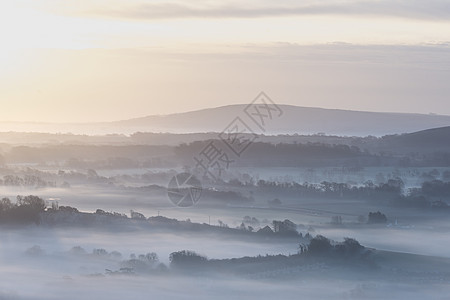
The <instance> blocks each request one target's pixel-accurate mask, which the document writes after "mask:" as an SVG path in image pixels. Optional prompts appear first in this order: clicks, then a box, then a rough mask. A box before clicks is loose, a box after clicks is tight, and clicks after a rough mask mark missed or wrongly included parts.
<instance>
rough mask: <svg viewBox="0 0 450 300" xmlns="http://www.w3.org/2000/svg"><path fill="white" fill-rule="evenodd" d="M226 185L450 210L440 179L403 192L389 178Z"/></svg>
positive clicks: (448, 189) (449, 191)
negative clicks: (357, 181)
mask: <svg viewBox="0 0 450 300" xmlns="http://www.w3.org/2000/svg"><path fill="white" fill-rule="evenodd" d="M222 184H223V185H225V186H227V185H228V186H233V187H238V186H241V187H244V186H246V187H249V186H252V187H257V188H258V189H259V190H260V191H263V192H266V193H270V194H274V195H276V196H277V197H282V196H283V195H284V196H289V197H298V198H329V199H340V198H347V199H349V198H350V199H362V200H364V199H365V200H369V201H377V202H384V203H385V204H391V205H397V206H407V207H418V208H432V209H433V208H439V209H442V208H444V209H448V208H449V205H448V204H447V202H446V200H448V199H450V182H443V181H440V180H433V181H426V182H424V183H423V184H422V186H421V187H420V188H414V189H411V190H409V191H406V192H405V191H404V186H405V184H404V182H403V180H402V179H400V178H392V179H389V180H388V181H387V182H385V183H380V184H374V183H373V182H372V181H367V182H366V183H365V184H364V185H361V186H358V185H349V184H347V183H336V182H327V181H323V182H322V183H319V184H310V183H297V182H276V181H266V180H259V181H258V182H256V183H252V182H251V181H248V182H240V181H239V180H237V179H233V180H230V181H229V182H222ZM274 201H276V202H277V204H276V205H281V204H282V201H281V200H279V199H278V198H277V199H275V200H273V201H271V203H269V204H271V205H275V204H273V202H274Z"/></svg>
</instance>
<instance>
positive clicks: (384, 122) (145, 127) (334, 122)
mask: <svg viewBox="0 0 450 300" xmlns="http://www.w3.org/2000/svg"><path fill="white" fill-rule="evenodd" d="M245 107H246V105H239V104H238V105H228V106H222V107H217V108H209V109H202V110H196V111H191V112H185V113H177V114H169V115H150V116H147V117H142V118H135V119H129V120H122V121H115V122H102V123H79V124H74V123H72V124H52V123H18V122H1V123H0V125H1V126H0V128H1V130H0V131H2V132H7V131H18V132H47V133H65V132H71V133H74V134H91V135H92V134H112V133H117V134H131V133H134V132H168V133H198V132H221V131H223V130H224V129H225V128H226V127H227V126H228V125H229V124H230V122H232V121H233V119H235V118H236V117H238V116H239V117H241V119H242V120H243V121H244V122H245V123H246V124H247V125H248V126H249V127H250V128H251V129H252V130H253V131H254V132H255V133H257V134H262V133H264V134H283V133H284V134H295V133H297V134H317V133H323V134H326V135H346V136H367V135H375V136H383V135H387V134H401V133H410V132H416V131H420V130H425V129H430V128H437V127H445V126H450V116H444V115H426V114H408V113H382V112H363V111H350V110H339V109H323V108H311V107H300V106H293V105H279V107H280V109H281V110H282V112H283V113H282V115H281V116H280V117H274V118H273V119H272V120H269V119H265V120H266V126H265V132H264V131H262V130H261V129H260V128H258V127H257V125H255V123H253V121H252V120H251V119H249V118H248V117H247V116H246V114H245V113H244V109H245Z"/></svg>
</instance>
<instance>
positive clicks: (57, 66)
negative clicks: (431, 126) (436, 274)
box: [0, 0, 450, 122]
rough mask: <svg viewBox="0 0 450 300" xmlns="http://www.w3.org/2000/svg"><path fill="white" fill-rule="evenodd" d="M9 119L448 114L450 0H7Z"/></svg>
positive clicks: (2, 48) (2, 92)
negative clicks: (267, 105) (279, 111)
mask: <svg viewBox="0 0 450 300" xmlns="http://www.w3.org/2000/svg"><path fill="white" fill-rule="evenodd" d="M0 37H1V44H0V104H1V108H2V109H0V121H37V122H92V121H112V120H122V119H128V118H133V117H140V116H145V115H153V114H169V113H177V112H183V111H190V110H196V109H201V108H209V107H216V106H223V105H229V104H237V103H243V104H245V103H249V102H251V101H252V100H253V98H254V97H255V96H256V95H257V94H258V93H259V92H260V91H265V92H266V93H267V94H268V95H269V96H270V97H271V98H272V99H273V100H274V101H275V102H277V103H283V104H293V105H299V106H310V107H324V108H338V109H352V110H368V111H389V112H413V113H425V114H428V113H437V114H447V115H450V105H449V104H448V103H449V101H448V99H449V96H450V87H449V84H448V82H447V81H448V78H450V51H449V50H450V44H449V42H450V1H448V0H447V1H443V0H428V1H423V0H420V1H419V0H396V1H392V0H390V1H387V0H373V1H367V0H339V1H337V0H320V1H319V0H305V1H293V0H280V1H268V0H260V1H256V0H249V1H245V2H243V1H222V0H216V1H212V0H209V1H208V0H197V1H171V0H164V1H163V0H155V1H142V0H108V1H106V0H91V1H74V0H64V1H62V0H41V1H35V0H15V1H0Z"/></svg>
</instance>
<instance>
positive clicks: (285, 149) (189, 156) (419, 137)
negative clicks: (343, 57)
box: [0, 127, 450, 299]
mask: <svg viewBox="0 0 450 300" xmlns="http://www.w3.org/2000/svg"><path fill="white" fill-rule="evenodd" d="M1 135H2V137H3V139H4V140H5V141H7V142H5V143H3V144H1V150H2V156H1V164H2V166H1V169H0V175H1V177H0V191H1V197H2V199H1V201H0V228H1V232H0V236H1V245H0V258H1V261H2V270H3V272H2V273H1V277H2V278H1V281H0V287H1V291H2V294H0V298H2V299H3V298H4V299H61V295H65V296H64V299H80V298H93V297H95V298H98V299H121V298H131V297H132V298H137V299H148V297H161V298H177V299H194V298H195V299H199V298H200V299H203V298H206V297H213V298H217V299H222V298H223V299H229V298H230V297H231V298H246V299H263V298H267V297H268V295H276V294H279V293H281V294H282V295H283V298H284V299H294V298H295V299H297V298H298V297H301V298H303V297H304V298H338V299H361V298H369V299H372V298H382V297H388V298H402V299H404V298H405V297H407V298H408V299H424V298H439V297H441V296H442V295H445V294H448V293H449V292H450V285H449V284H448V283H449V280H450V257H449V256H448V248H449V246H450V240H449V239H448V232H449V229H450V222H449V216H450V207H449V204H448V201H449V198H450V145H449V144H448V139H444V138H443V137H447V136H448V135H449V128H448V127H444V128H439V129H435V130H432V131H427V130H426V131H421V132H416V133H412V134H401V135H386V136H382V137H373V136H368V137H338V136H327V135H323V134H320V135H261V136H259V137H258V140H256V141H253V142H252V143H251V144H249V147H248V149H246V150H245V152H243V153H242V155H240V156H239V157H234V158H233V161H231V160H224V161H223V162H224V163H228V164H226V165H224V166H223V167H222V168H211V169H204V168H203V169H202V168H201V167H202V166H201V165H200V164H198V163H197V164H196V160H195V159H196V158H197V157H198V155H199V153H203V152H204V150H205V149H208V148H207V147H211V145H222V148H221V149H222V151H223V152H221V153H225V154H227V156H229V157H232V153H231V150H232V149H228V148H226V147H225V146H226V145H225V146H224V143H225V142H226V140H223V139H220V138H219V137H218V135H213V134H185V135H178V134H169V133H167V134H158V135H157V139H154V136H155V135H154V134H144V133H139V134H134V135H130V136H127V135H108V136H84V135H73V134H70V135H66V134H38V133H35V134H33V133H27V134H25V133H24V134H20V133H2V134H1ZM250 139H251V136H249V135H244V136H243V137H242V140H241V142H243V143H245V142H246V141H248V140H250ZM155 140H156V141H155ZM176 140H179V141H180V142H179V143H177V142H176ZM44 141H45V142H44ZM224 149H227V150H224ZM227 158H228V157H227ZM197 162H198V160H197ZM180 174H181V175H183V174H188V175H189V176H192V177H188V178H195V179H196V183H192V184H191V186H190V185H189V182H188V179H186V180H185V184H186V185H185V186H184V187H182V184H181V182H178V181H180V180H181V178H182V177H179V176H180ZM174 178H176V179H177V180H178V181H177V184H179V186H178V185H177V186H176V187H175V188H173V187H172V186H171V184H172V183H173V180H174ZM185 178H186V177H185ZM189 180H190V179H189ZM177 197H179V198H177ZM174 199H176V200H174ZM186 201H192V202H186ZM324 286H326V287H327V288H326V289H324V288H323V287H324ZM220 291H224V292H223V293H221V292H220Z"/></svg>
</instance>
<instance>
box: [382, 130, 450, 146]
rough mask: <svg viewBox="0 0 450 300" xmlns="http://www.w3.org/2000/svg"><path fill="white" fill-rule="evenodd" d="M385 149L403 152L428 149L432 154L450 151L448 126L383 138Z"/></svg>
mask: <svg viewBox="0 0 450 300" xmlns="http://www.w3.org/2000/svg"><path fill="white" fill-rule="evenodd" d="M382 144H384V146H385V148H386V149H396V150H403V151H407V152H413V151H422V150H426V149H428V150H429V151H432V152H437V151H441V152H448V151H450V126H446V127H440V128H432V129H427V130H421V131H418V132H413V133H408V134H402V135H392V136H385V137H383V139H382Z"/></svg>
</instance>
